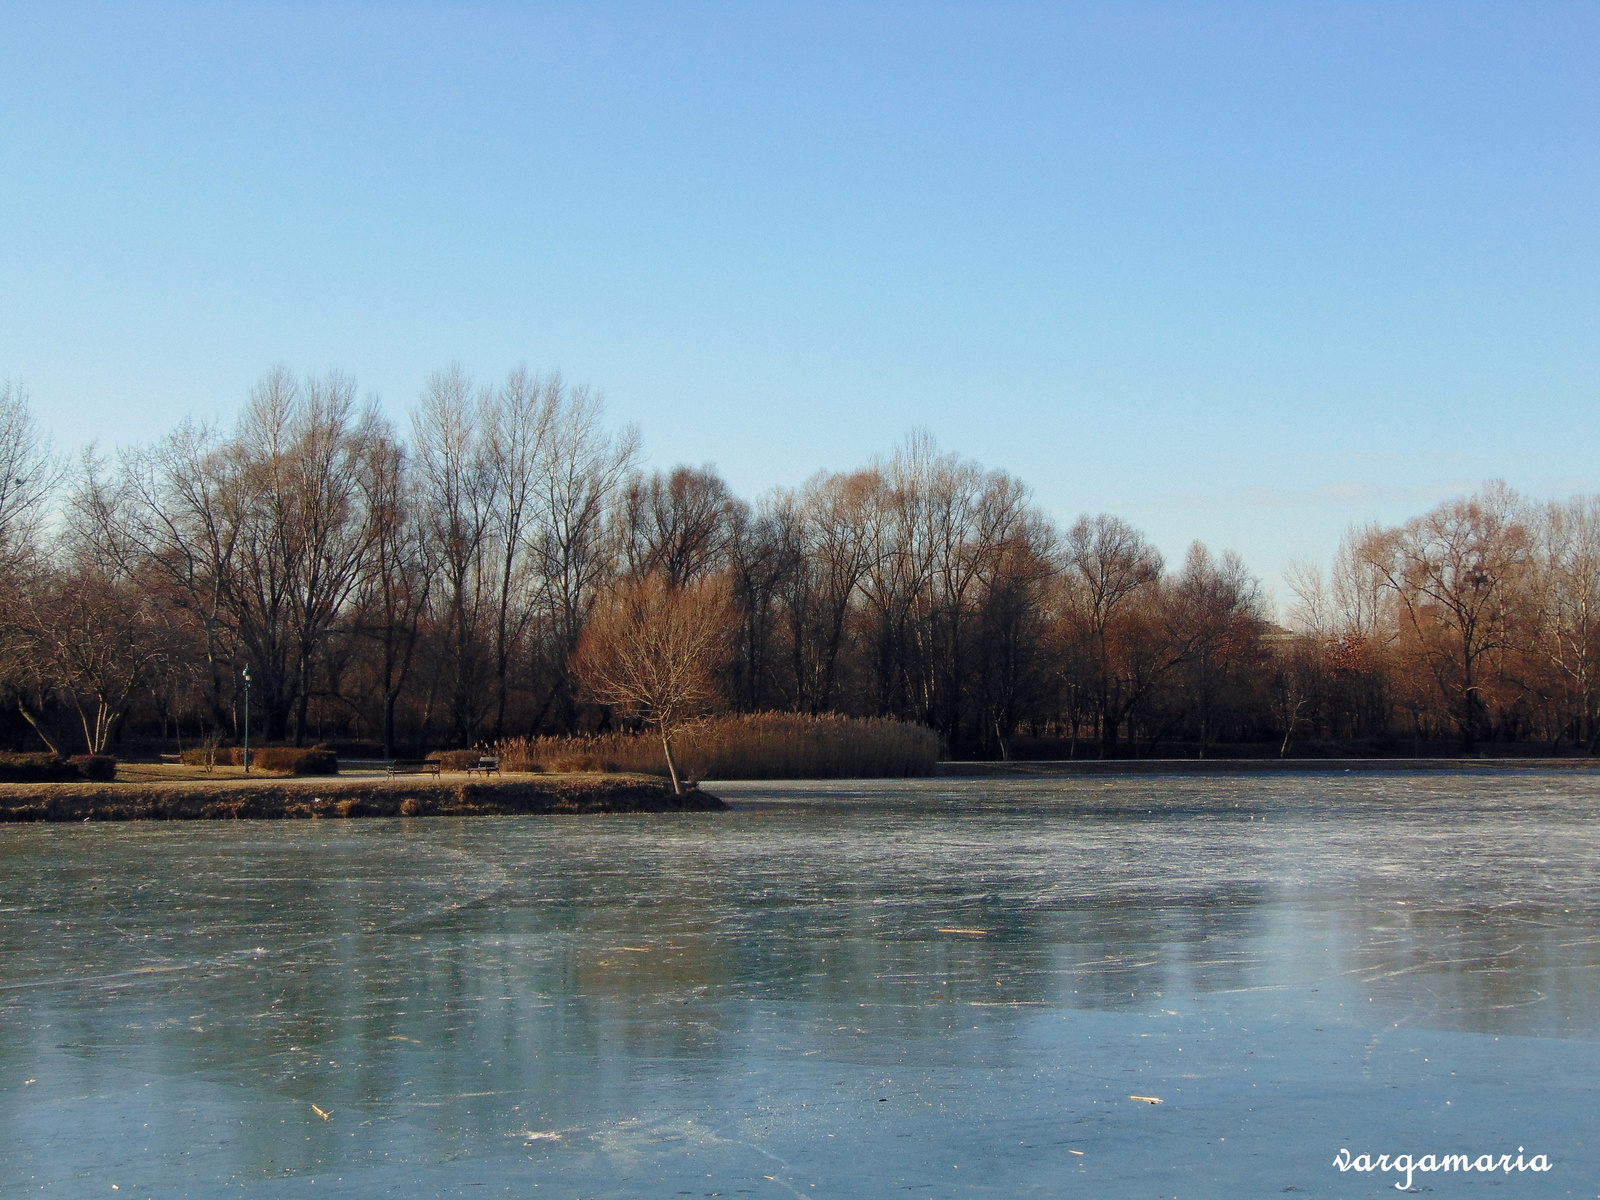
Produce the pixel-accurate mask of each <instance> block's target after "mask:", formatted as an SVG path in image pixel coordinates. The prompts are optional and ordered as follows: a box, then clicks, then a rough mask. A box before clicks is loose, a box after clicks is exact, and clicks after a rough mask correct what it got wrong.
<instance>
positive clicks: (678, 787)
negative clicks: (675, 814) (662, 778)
mask: <svg viewBox="0 0 1600 1200" xmlns="http://www.w3.org/2000/svg"><path fill="white" fill-rule="evenodd" d="M661 749H662V751H663V752H664V753H665V754H666V756H667V774H668V775H670V776H672V794H673V795H674V796H681V795H683V784H682V783H680V782H679V781H678V764H677V763H676V762H675V761H674V760H673V757H672V734H671V733H670V732H668V730H667V727H666V726H665V725H663V726H662V727H661Z"/></svg>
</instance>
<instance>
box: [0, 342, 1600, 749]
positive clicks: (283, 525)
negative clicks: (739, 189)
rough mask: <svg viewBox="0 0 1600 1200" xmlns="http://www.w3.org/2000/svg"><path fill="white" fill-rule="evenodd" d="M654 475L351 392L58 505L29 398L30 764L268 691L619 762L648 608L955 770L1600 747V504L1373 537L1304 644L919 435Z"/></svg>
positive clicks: (587, 399) (280, 716)
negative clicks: (708, 615) (630, 615)
mask: <svg viewBox="0 0 1600 1200" xmlns="http://www.w3.org/2000/svg"><path fill="white" fill-rule="evenodd" d="M637 459H638V446H637V437H636V435H635V434H634V432H633V431H632V430H630V429H623V430H620V431H618V430H614V429H609V428H608V427H607V426H606V425H605V423H604V421H603V414H602V411H601V405H600V403H599V401H598V399H597V398H596V397H594V396H593V395H592V394H590V393H589V392H588V391H587V390H586V389H584V388H582V387H574V386H571V385H568V384H566V383H565V382H564V381H563V380H561V379H560V378H559V377H549V378H536V377H533V376H530V375H528V374H527V373H525V372H521V371H518V372H514V373H513V374H511V375H510V376H509V377H508V378H507V379H506V380H505V381H504V382H503V383H501V384H500V385H499V386H497V387H494V388H479V387H477V386H475V385H474V384H473V383H472V382H471V381H470V380H469V379H468V378H467V377H466V376H465V375H464V374H463V373H462V372H461V371H460V370H458V369H453V368H452V369H449V370H446V371H443V372H440V373H438V374H436V375H435V376H433V377H432V378H431V379H430V380H429V381H428V383H427V386H426V387H425V389H424V390H423V393H422V395H421V397H420V399H419V401H418V403H417V405H416V407H415V409H414V411H413V412H412V414H411V424H410V429H409V430H408V431H407V433H406V435H405V436H402V434H401V433H400V431H398V430H396V429H395V428H394V427H393V426H392V425H391V424H390V423H389V422H388V421H386V420H385V419H384V418H383V417H382V416H380V415H379V414H378V413H377V412H376V411H375V410H374V409H372V408H370V407H363V406H362V405H360V404H359V403H358V402H357V399H356V392H355V386H354V384H353V382H352V381H351V380H349V379H348V378H345V377H343V376H341V375H338V374H336V373H334V374H329V375H326V376H321V377H312V378H307V379H303V380H302V379H296V378H294V377H292V376H290V375H288V374H287V373H285V372H282V371H277V372H274V373H272V374H270V375H268V376H267V377H266V378H265V379H263V380H262V382H261V383H260V384H259V385H258V386H257V387H256V389H255V390H254V391H253V392H252V394H251V396H250V399H249V403H248V405H247V406H246V408H245V411H244V414H243V415H242V417H241V418H240V420H239V422H238V424H237V426H236V427H235V428H234V429H233V430H232V431H229V432H223V431H218V430H213V429H207V428H203V427H200V426H196V425H192V424H186V425H184V426H182V427H180V428H179V429H177V430H176V431H174V432H173V433H171V434H170V435H168V436H166V437H164V438H162V439H159V440H157V441H155V442H153V443H151V444H149V445H145V446H142V447H138V448H135V449H131V450H127V451H123V452H121V453H120V454H118V455H117V456H116V457H115V458H114V459H105V458H100V457H95V456H92V455H91V456H89V457H87V458H85V460H84V461H83V462H82V463H81V464H80V465H79V466H78V468H77V469H76V470H75V471H72V472H62V471H61V470H59V469H58V468H56V467H55V465H54V463H55V460H53V459H52V458H51V457H50V455H49V453H48V448H47V447H45V446H44V445H43V444H42V443H41V442H40V440H39V438H38V437H37V435H36V433H35V430H34V426H33V423H32V421H31V418H30V417H29V414H28V409H27V405H26V401H25V398H24V397H23V396H22V395H21V393H20V392H19V391H17V390H16V389H14V388H6V389H5V390H4V391H3V392H0V460H3V462H0V466H3V467H4V482H3V483H0V621H3V633H4V637H3V643H0V686H3V688H4V692H5V696H6V701H7V703H6V706H5V708H6V715H5V717H4V718H3V721H4V723H3V724H0V736H6V737H9V738H10V740H11V741H12V742H14V743H17V744H21V742H22V741H24V740H25V739H27V738H29V737H31V736H32V734H37V735H38V736H39V737H42V738H44V739H45V740H46V741H47V742H48V743H49V744H51V745H52V746H54V747H55V748H56V749H58V750H60V751H63V752H65V751H68V750H71V749H76V748H78V746H79V745H80V744H83V743H86V744H87V745H88V747H89V748H90V749H93V750H100V749H103V748H105V747H106V746H107V745H108V744H110V743H112V742H114V741H115V740H117V739H118V738H119V737H122V736H141V737H146V736H161V737H164V738H167V739H169V740H170V739H172V738H175V737H178V736H181V737H183V738H184V739H186V740H193V739H197V738H200V737H207V736H209V737H220V738H223V739H229V738H233V737H235V736H237V734H238V731H239V729H240V726H241V721H242V717H243V700H244V696H243V691H242V686H243V685H242V680H241V668H242V667H243V666H244V665H245V664H246V663H248V664H249V665H250V668H251V673H252V679H253V682H252V692H251V704H252V710H253V718H252V727H253V729H254V730H255V736H256V738H258V739H261V740H267V739H271V740H280V739H281V740H292V741H295V742H297V743H303V742H311V741H323V740H334V739H336V740H340V741H363V742H369V743H381V744H382V745H383V746H384V747H385V752H386V753H394V752H396V748H397V747H404V748H406V749H407V750H410V751H413V752H415V751H420V750H421V749H423V748H425V747H441V746H452V745H461V746H465V745H471V744H475V743H478V742H483V741H488V740H493V739H495V738H498V737H502V736H513V735H518V734H529V733H539V732H548V733H556V732H571V731H574V730H577V729H581V728H592V727H594V726H595V725H596V724H597V723H600V724H603V723H604V722H605V721H606V720H607V715H606V713H605V711H604V710H602V709H599V708H597V707H596V706H595V705H593V704H592V703H585V699H586V698H585V697H584V696H582V695H580V693H579V690H578V686H577V682H576V677H575V675H574V672H573V656H574V653H575V652H576V651H577V649H578V647H579V644H580V639H581V635H582V634H583V632H584V629H585V628H586V626H587V625H588V624H589V622H590V621H591V618H592V617H593V615H594V614H595V613H596V611H597V605H598V604H599V602H600V601H601V600H602V598H603V597H605V596H606V595H607V593H608V591H609V590H610V589H613V588H615V587H617V586H618V585H623V584H640V583H642V582H643V581H645V580H650V581H651V582H652V586H657V587H660V588H664V589H667V590H668V591H669V592H671V591H673V590H680V589H685V588H689V587H693V588H698V589H702V590H703V588H704V587H705V586H707V585H708V584H715V585H716V588H717V590H718V594H719V595H721V596H724V597H725V598H726V599H725V600H724V601H722V602H721V604H722V607H721V608H719V610H718V611H721V612H726V613H727V614H728V615H727V618H726V619H727V621H728V622H729V627H728V630H727V637H726V639H725V642H726V644H727V645H728V646H729V647H730V648H731V649H730V653H729V656H728V659H727V661H726V663H725V665H724V667H723V669H722V671H721V675H720V690H721V693H722V696H723V699H724V701H725V702H726V703H727V705H728V706H729V707H732V708H735V709H739V710H744V711H763V710H771V709H781V710H792V711H800V712H810V713H821V712H828V711H836V712H845V713H853V714H859V715H883V716H896V717H901V718H905V719H910V720H915V721H920V722H923V723H926V724H928V725H931V726H932V727H934V728H935V729H937V730H938V731H939V732H940V734H941V735H942V737H943V738H944V740H945V742H946V744H947V745H948V746H949V747H950V749H951V751H952V752H953V753H958V754H975V755H985V756H1002V755H1008V754H1010V753H1012V752H1013V751H1016V750H1019V749H1021V748H1023V747H1024V746H1026V747H1030V748H1032V749H1033V750H1037V749H1039V748H1040V744H1041V743H1054V744H1053V745H1049V746H1047V747H1046V748H1048V749H1051V750H1053V751H1055V752H1060V753H1071V754H1107V755H1125V754H1133V753H1139V754H1144V753H1150V752H1152V750H1155V751H1157V752H1159V750H1160V748H1161V747H1163V746H1166V747H1171V746H1174V745H1176V744H1180V743H1181V744H1182V745H1183V746H1184V748H1185V750H1186V751H1198V752H1200V753H1204V752H1206V749H1207V747H1210V746H1213V745H1215V744H1217V743H1222V742H1230V743H1237V742H1248V741H1253V742H1259V743H1270V744H1271V745H1272V747H1273V749H1274V750H1281V751H1287V750H1289V749H1290V748H1291V746H1294V745H1297V744H1298V745H1299V746H1301V747H1302V748H1304V747H1305V746H1307V745H1309V744H1311V743H1313V742H1323V743H1333V742H1341V743H1352V742H1354V743H1367V744H1368V745H1369V746H1371V747H1372V748H1377V747H1378V746H1380V745H1393V744H1395V743H1397V742H1402V743H1408V742H1409V741H1411V740H1415V741H1418V742H1421V741H1438V740H1440V739H1452V740H1457V741H1459V742H1461V743H1464V744H1468V745H1470V744H1472V743H1474V742H1477V741H1481V740H1484V739H1499V740H1507V741H1516V740H1533V739H1544V740H1546V741H1556V742H1559V741H1561V740H1563V739H1564V740H1565V741H1567V742H1568V743H1569V744H1574V743H1575V744H1579V745H1583V746H1586V747H1587V748H1589V749H1590V750H1593V748H1594V744H1595V741H1596V739H1597V738H1600V725H1597V717H1600V713H1597V711H1596V710H1597V706H1600V696H1597V691H1600V678H1597V676H1600V664H1597V658H1600V611H1597V607H1600V500H1597V499H1595V498H1584V499H1580V500H1574V501H1572V502H1569V503H1566V504H1560V505H1551V506H1548V507H1544V508H1535V507H1531V506H1528V505H1526V504H1523V503H1522V502H1520V501H1519V500H1518V499H1517V497H1515V496H1514V495H1513V494H1511V493H1510V492H1509V491H1507V490H1506V489H1504V488H1503V487H1499V486H1490V487H1488V488H1486V489H1485V490H1484V491H1483V492H1482V493H1480V494H1479V495H1478V496H1476V497H1474V498H1472V499H1470V500H1465V501H1460V502H1457V503H1453V504H1447V505H1443V506H1441V507H1439V508H1438V509H1436V510H1434V511H1433V512H1431V513H1429V514H1427V515H1426V516H1423V517H1419V518H1417V519H1415V520H1413V521H1411V522H1408V523H1407V524H1405V525H1404V526H1402V527H1400V528H1396V529H1378V528H1371V529H1364V530H1358V531H1354V532H1353V533H1352V534H1351V535H1350V537H1349V538H1348V539H1347V540H1346V543H1345V545H1344V546H1343V548H1342V549H1341V551H1340V554H1339V556H1338V559H1337V561H1336V562H1335V564H1334V566H1333V570H1332V572H1331V574H1330V575H1328V576H1326V577H1325V576H1323V575H1322V574H1320V573H1319V572H1317V571H1315V570H1310V569H1307V570H1303V571H1300V572H1298V573H1297V575H1296V577H1295V578H1294V579H1292V580H1291V581H1290V584H1291V588H1292V590H1293V592H1294V594H1295V596H1296V598H1297V602H1296V604H1295V606H1294V609H1293V614H1292V619H1291V624H1293V625H1294V626H1295V629H1294V631H1293V632H1291V631H1289V630H1284V629H1281V628H1279V627H1278V626H1276V625H1274V624H1273V623H1272V622H1271V621H1270V620H1269V617H1268V614H1267V613H1266V611H1265V607H1264V602H1263V599H1262V594H1261V589H1260V587H1259V585H1258V583H1257V581H1256V580H1255V579H1254V578H1253V577H1251V575H1250V574H1249V573H1248V572H1247V571H1246V569H1245V567H1244V565H1243V564H1242V563H1241V562H1240V561H1239V560H1238V558H1237V557H1236V556H1234V555H1232V554H1221V555H1213V554H1212V553H1210V552H1208V551H1207V550H1206V549H1205V548H1204V547H1203V546H1200V545H1199V544H1198V543H1197V544H1196V545H1195V546H1193V547H1191V549H1190V551H1189V553H1188V554H1187V556H1186V557H1185V559H1184V561H1183V562H1182V563H1181V564H1179V565H1178V566H1177V567H1176V568H1175V569H1171V568H1168V567H1167V565H1166V564H1164V563H1163V561H1162V559H1161V556H1160V555H1159V554H1158V553H1157V552H1156V550H1155V549H1154V548H1153V547H1152V546H1151V545H1150V544H1149V542H1148V541H1147V540H1146V539H1145V538H1144V536H1143V535H1142V534H1140V533H1139V532H1138V531H1137V530H1136V529H1134V528H1132V527H1131V526H1129V525H1128V524H1126V523H1125V522H1123V521H1121V520H1119V519H1117V518H1115V517H1111V516H1096V517H1084V518H1082V519H1079V520H1078V521H1076V522H1074V523H1073V524H1072V525H1071V526H1070V528H1067V529H1065V530H1062V529H1060V528H1058V527H1057V526H1056V525H1055V524H1054V523H1053V522H1052V521H1051V520H1050V519H1049V518H1048V517H1046V516H1045V515H1044V514H1043V513H1041V512H1040V511H1039V510H1038V509H1037V508H1035V507H1034V506H1033V504H1032V503H1031V500H1030V497H1029V493H1028V490H1027V488H1026V487H1025V486H1024V485H1023V484H1022V483H1021V482H1019V481H1018V480H1017V479H1015V478H1013V477H1012V476H1010V475H1007V474H1005V473H1004V472H999V471H987V470H984V469H983V468H981V467H980V466H978V465H977V464H975V463H971V462H968V461H964V460H962V459H960V458H959V457H957V456H954V455H940V454H938V453H937V452H936V450H935V448H934V446H933V445H932V444H931V442H930V441H928V440H927V439H926V438H923V437H919V436H913V437H911V438H910V439H908V440H907V441H906V443H905V444H904V445H903V446H902V447H901V448H900V450H898V451H897V452H896V453H894V454H893V455H892V456H890V457H888V458H886V459H883V460H881V461H878V462H875V463H873V464H872V465H869V466H867V467H864V468H862V469H860V470H857V471H853V472H847V473H840V474H821V475H818V476H817V477H815V478H814V479H812V480H811V481H810V482H808V483H807V484H806V485H805V486H804V487H801V488H799V489H796V490H792V491H791V490H781V489H780V490H777V491H774V492H772V493H770V494H768V495H766V496H764V497H762V498H760V499H759V500H758V501H756V502H755V503H753V504H752V503H748V502H746V501H744V500H742V499H740V498H738V497H736V496H734V495H733V494H731V492H730V491H729V489H728V487H727V485H726V484H725V483H724V482H723V480H722V479H721V478H720V477H719V476H717V474H716V473H715V472H714V471H713V470H711V469H710V468H698V469H697V468H689V467H679V468H677V469H675V470H672V471H670V472H655V473H651V474H645V473H642V472H641V471H639V470H638V468H637ZM52 505H53V506H54V508H53V511H54V514H55V515H54V517H53V518H52V517H51V516H50V513H51V512H52ZM24 722H25V723H26V724H24ZM30 730H31V731H32V733H31V734H30ZM7 731H8V732H7Z"/></svg>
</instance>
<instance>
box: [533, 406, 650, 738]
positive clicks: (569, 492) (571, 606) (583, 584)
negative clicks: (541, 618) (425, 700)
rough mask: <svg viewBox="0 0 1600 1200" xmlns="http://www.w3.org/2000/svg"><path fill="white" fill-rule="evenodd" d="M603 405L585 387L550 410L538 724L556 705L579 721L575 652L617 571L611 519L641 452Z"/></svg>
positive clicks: (631, 433) (538, 566)
mask: <svg viewBox="0 0 1600 1200" xmlns="http://www.w3.org/2000/svg"><path fill="white" fill-rule="evenodd" d="M603 414H604V407H603V405H602V403H601V401H600V398H599V396H597V395H595V394H594V393H592V392H590V391H589V390H588V389H586V388H581V387H580V388H571V389H567V388H563V389H562V390H561V392H560V398H559V404H558V406H557V410H556V412H555V413H554V414H553V415H552V418H551V426H550V435H549V436H550V442H549V454H548V455H547V456H546V458H545V459H544V469H543V472H542V474H541V475H540V477H539V481H538V497H537V505H536V520H535V532H534V535H533V541H532V548H533V552H534V566H535V570H536V571H537V572H538V575H539V595H540V597H541V598H542V601H543V603H544V605H545V614H546V621H547V637H548V639H549V651H550V659H551V663H550V666H551V673H552V682H551V685H550V690H549V693H548V695H547V696H546V698H545V702H544V705H543V707H542V708H541V710H540V713H539V715H538V717H537V718H536V719H535V721H534V722H533V724H534V725H535V726H537V725H538V724H539V723H540V721H541V720H542V719H543V717H544V714H545V713H546V712H548V711H549V710H550V709H551V708H552V707H553V708H555V709H556V710H557V712H558V714H559V723H560V724H561V725H562V727H563V728H565V729H567V730H571V729H573V728H574V727H575V725H576V722H577V703H576V695H577V692H576V688H575V687H574V686H573V684H574V680H573V676H572V674H571V671H570V661H571V658H572V655H573V654H574V653H575V652H576V650H577V648H578V641H579V638H580V637H581V636H582V633H583V629H584V626H585V625H586V624H587V623H588V620H589V615H590V613H591V612H592V611H593V609H594V606H595V603H596V602H597V600H598V599H599V596H600V592H601V589H602V588H603V587H604V586H605V585H606V584H607V583H608V582H609V581H610V579H611V577H612V576H613V574H614V573H615V569H616V554H615V548H614V543H613V542H612V540H611V538H610V536H609V534H610V522H609V517H610V515H611V509H612V507H613V504H614V502H615V500H616V497H617V494H618V491H619V490H620V488H621V487H622V484H623V481H624V480H625V479H626V478H627V475H628V472H629V471H630V470H631V469H632V467H633V463H634V460H635V459H636V458H637V456H638V451H639V436H638V431H637V430H635V429H633V428H632V427H627V428H624V429H623V430H622V431H621V432H620V433H619V434H617V435H616V436H612V435H611V434H608V433H607V432H606V430H605V428H604V426H603V424H602V416H603Z"/></svg>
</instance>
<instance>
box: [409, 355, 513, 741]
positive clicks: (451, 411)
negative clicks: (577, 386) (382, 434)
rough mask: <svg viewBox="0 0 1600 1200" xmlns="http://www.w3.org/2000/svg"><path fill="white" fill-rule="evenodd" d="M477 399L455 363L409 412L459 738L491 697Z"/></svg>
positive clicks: (485, 490)
mask: <svg viewBox="0 0 1600 1200" xmlns="http://www.w3.org/2000/svg"><path fill="white" fill-rule="evenodd" d="M482 407H483V405H482V402H481V400H480V397H479V396H478V394H477V393H476V392H475V390H474V388H473V385H472V381H471V380H470V379H468V378H467V376H466V375H465V374H464V373H463V372H462V371H461V369H460V368H459V367H457V366H451V367H448V368H446V369H445V370H443V371H439V372H435V373H434V374H433V375H432V376H430V377H429V379H428V384H427V387H426V388H425V389H424V391H423V394H422V399H421V402H420V403H419V405H418V407H417V409H416V411H415V412H413V413H412V427H413V442H414V446H415V453H416V464H417V482H418V493H419V494H418V504H419V511H420V512H421V513H422V515H423V521H424V525H425V539H424V543H423V544H424V546H425V547H426V548H427V551H428V555H429V562H428V574H429V575H430V577H431V578H432V579H433V581H434V583H433V587H432V589H431V590H430V593H429V601H430V604H431V605H432V607H433V609H434V611H435V619H434V622H433V625H434V629H435V634H436V638H437V650H438V656H437V657H438V660H439V661H438V668H439V670H440V672H441V675H442V683H443V687H444V690H445V694H446V697H447V703H448V705H449V708H450V717H451V725H452V727H453V733H454V736H455V740H456V741H457V743H458V744H460V745H463V746H467V745H471V744H472V743H474V742H475V741H477V740H478V735H479V733H480V732H481V730H482V727H483V722H484V718H485V717H486V715H487V713H488V710H489V707H490V704H491V703H492V700H491V699H489V698H488V697H489V696H490V690H489V689H488V688H486V687H485V686H484V683H485V679H484V676H485V674H486V673H487V668H488V667H489V665H490V664H489V663H488V662H487V661H486V659H487V658H488V655H489V647H488V646H487V645H486V642H487V641H488V638H487V637H486V634H487V633H488V632H489V631H488V629H487V628H486V626H488V625H489V624H490V622H491V621H492V619H493V616H492V614H493V604H494V568H493V565H492V563H491V562H490V560H489V554H488V551H489V531H490V525H491V522H492V520H493V516H494V510H495V495H494V482H495V481H494V475H493V472H492V469H491V467H490V464H489V462H488V456H487V454H486V452H485V446H484V440H483V434H482V427H481V423H480V414H481V412H482Z"/></svg>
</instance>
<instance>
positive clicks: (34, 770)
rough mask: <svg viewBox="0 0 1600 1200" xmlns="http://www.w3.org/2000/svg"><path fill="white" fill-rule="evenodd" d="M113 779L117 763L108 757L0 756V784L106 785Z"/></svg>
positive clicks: (96, 755) (99, 755)
mask: <svg viewBox="0 0 1600 1200" xmlns="http://www.w3.org/2000/svg"><path fill="white" fill-rule="evenodd" d="M116 777H117V760H116V759H114V758H112V757H111V756H110V755H109V754H80V755H77V756H76V757H75V758H57V757H56V756H55V755H54V754H0V783H82V782H83V781H84V780H88V781H89V782H91V783H110V782H111V781H113V780H114V779H116Z"/></svg>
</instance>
